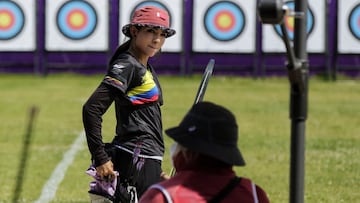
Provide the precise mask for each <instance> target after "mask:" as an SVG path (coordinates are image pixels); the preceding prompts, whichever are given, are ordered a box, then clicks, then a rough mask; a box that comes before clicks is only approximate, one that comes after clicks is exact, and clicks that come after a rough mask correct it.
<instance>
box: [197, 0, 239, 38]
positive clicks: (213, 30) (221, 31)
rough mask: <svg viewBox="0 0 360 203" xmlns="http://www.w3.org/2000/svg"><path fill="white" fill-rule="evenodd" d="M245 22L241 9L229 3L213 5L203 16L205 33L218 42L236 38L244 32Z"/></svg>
mask: <svg viewBox="0 0 360 203" xmlns="http://www.w3.org/2000/svg"><path fill="white" fill-rule="evenodd" d="M245 22H246V20H245V15H244V12H243V11H242V9H241V8H240V7H239V6H238V5H236V4H235V3H233V2H230V1H224V2H218V3H214V4H213V5H211V6H210V7H209V8H208V9H207V11H206V13H205V16H204V27H205V30H206V32H207V33H208V34H209V35H210V36H211V37H212V38H214V39H215V40H219V41H230V40H233V39H235V38H237V37H238V36H239V35H240V34H241V32H242V31H243V30H244V27H245Z"/></svg>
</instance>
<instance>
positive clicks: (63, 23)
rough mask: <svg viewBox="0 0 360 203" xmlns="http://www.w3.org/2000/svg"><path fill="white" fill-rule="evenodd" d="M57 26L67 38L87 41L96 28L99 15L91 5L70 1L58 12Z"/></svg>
mask: <svg viewBox="0 0 360 203" xmlns="http://www.w3.org/2000/svg"><path fill="white" fill-rule="evenodd" d="M56 24H57V27H58V29H59V31H60V32H61V33H62V34H63V35H64V36H65V37H67V38H69V39H73V40H78V39H85V38H86V37H88V36H90V35H91V34H92V33H93V32H94V30H95V28H96V24H97V14H96V11H95V9H94V8H93V7H92V6H91V4H89V3H87V2H85V1H70V2H67V3H65V4H63V5H62V6H61V8H60V9H59V10H58V13H57V16H56Z"/></svg>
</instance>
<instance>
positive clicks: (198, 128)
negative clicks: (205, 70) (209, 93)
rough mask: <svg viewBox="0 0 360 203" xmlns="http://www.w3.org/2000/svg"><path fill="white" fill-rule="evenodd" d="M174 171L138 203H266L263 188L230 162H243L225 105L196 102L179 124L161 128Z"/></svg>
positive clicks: (233, 126)
mask: <svg viewBox="0 0 360 203" xmlns="http://www.w3.org/2000/svg"><path fill="white" fill-rule="evenodd" d="M165 132H166V134H167V135H169V136H170V137H171V138H172V139H174V141H175V145H174V146H173V147H172V149H171V157H172V160H173V164H174V167H175V169H176V174H175V175H174V176H173V177H171V178H170V179H168V180H165V181H163V182H161V183H157V184H154V185H152V186H151V187H150V188H149V189H148V190H147V191H146V193H145V194H144V195H143V196H142V197H141V199H140V203H145V202H146V203H155V202H156V203H165V202H167V203H171V202H174V203H185V202H197V203H205V202H222V203H233V202H242V203H250V202H252V203H253V202H256V203H258V202H259V203H268V202H269V199H268V197H267V195H266V193H265V191H264V190H263V189H262V188H261V187H260V186H258V185H256V184H254V183H253V182H252V181H251V180H250V179H248V178H245V177H238V176H237V175H236V174H235V172H234V170H233V169H232V167H233V166H245V161H244V158H243V156H242V154H241V152H240V150H239V148H238V147H237V143H238V125H237V122H236V119H235V116H234V115H233V114H232V113H231V112H230V111H229V110H228V109H226V108H224V107H222V106H220V105H217V104H214V103H211V102H199V103H197V104H195V105H194V106H193V107H192V108H191V109H190V111H189V112H188V113H187V114H186V115H185V117H184V118H183V120H182V121H181V123H180V124H179V126H176V127H173V128H170V129H167V130H166V131H165Z"/></svg>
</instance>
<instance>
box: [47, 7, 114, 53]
mask: <svg viewBox="0 0 360 203" xmlns="http://www.w3.org/2000/svg"><path fill="white" fill-rule="evenodd" d="M108 4H109V3H108V1H95V0H88V1H84V0H70V1H56V2H54V1H51V3H50V0H48V3H47V4H46V5H47V18H46V20H47V22H46V25H47V26H46V28H47V29H46V36H47V38H46V49H47V50H50V51H55V50H58V51H65V50H68V51H82V50H87V51H88V50H91V51H104V50H107V49H108V29H109V28H108V27H109V25H108V22H109V18H108V7H109V5H108ZM51 19H53V20H54V21H51Z"/></svg>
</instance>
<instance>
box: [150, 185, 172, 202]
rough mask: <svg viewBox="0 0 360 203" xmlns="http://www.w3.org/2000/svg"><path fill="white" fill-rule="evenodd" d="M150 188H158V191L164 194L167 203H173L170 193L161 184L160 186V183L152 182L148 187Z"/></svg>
mask: <svg viewBox="0 0 360 203" xmlns="http://www.w3.org/2000/svg"><path fill="white" fill-rule="evenodd" d="M150 188H154V189H158V190H160V192H161V193H162V194H163V195H164V197H165V199H166V201H167V203H173V201H172V199H171V195H170V193H169V192H168V191H167V190H166V189H165V188H164V187H163V186H161V185H159V184H154V185H152V186H150V187H149V189H150Z"/></svg>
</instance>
